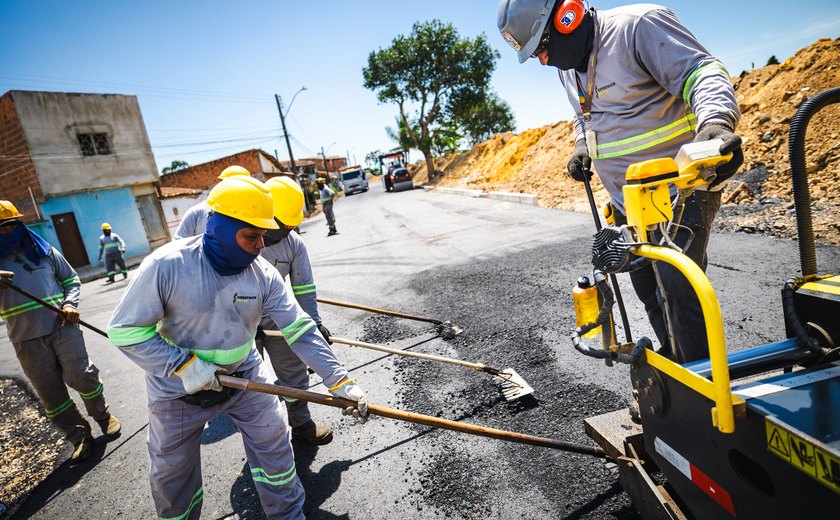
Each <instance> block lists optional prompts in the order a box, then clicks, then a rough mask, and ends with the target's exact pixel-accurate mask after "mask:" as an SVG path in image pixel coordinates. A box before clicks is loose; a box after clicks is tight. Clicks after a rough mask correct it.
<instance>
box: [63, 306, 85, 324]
mask: <svg viewBox="0 0 840 520" xmlns="http://www.w3.org/2000/svg"><path fill="white" fill-rule="evenodd" d="M61 312H62V313H63V316H62V319H64V321H65V322H67V323H79V321H81V319H82V317H81V315H80V314H79V311H78V309H76V308H75V307H73V306H72V305H65V306H64V307H63V308H62V309H61Z"/></svg>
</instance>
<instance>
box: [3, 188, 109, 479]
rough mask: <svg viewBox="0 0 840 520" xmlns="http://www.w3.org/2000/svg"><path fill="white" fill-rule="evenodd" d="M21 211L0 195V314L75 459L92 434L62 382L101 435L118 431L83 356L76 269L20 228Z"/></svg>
mask: <svg viewBox="0 0 840 520" xmlns="http://www.w3.org/2000/svg"><path fill="white" fill-rule="evenodd" d="M22 218H23V215H22V214H21V213H20V212H19V211H18V210H17V208H15V206H14V205H13V204H12V203H11V202H9V201H6V200H0V318H2V319H3V321H4V322H5V323H6V329H7V332H8V335H9V340H10V341H11V342H12V345H13V346H14V349H15V354H16V355H17V358H18V361H19V362H20V365H21V367H22V368H23V372H24V373H25V374H26V377H27V378H28V379H29V382H30V383H31V384H32V387H33V388H34V389H35V393H37V394H38V397H39V398H40V399H41V403H43V405H44V411H45V412H46V415H47V418H49V419H50V421H52V422H53V424H55V425H56V426H57V427H58V428H59V429H60V430H61V431H62V432H63V433H64V436H65V437H66V438H67V440H68V441H70V442H71V443H72V444H73V447H74V449H73V454H72V455H71V457H70V460H71V462H74V463H75V462H79V461H81V460H84V459H86V458H88V457H89V456H90V454H91V450H92V448H93V435H92V433H91V427H90V424H89V423H88V422H87V420H85V418H84V417H82V415H81V413H79V409H78V408H77V407H76V403H75V401H73V398H72V397H70V394H68V392H67V386H70V388H72V389H74V390H76V391H77V392H78V393H79V396H80V397H81V398H82V402H83V403H84V404H85V409H86V410H87V413H88V415H90V416H91V417H92V418H93V420H94V421H96V423H97V424H98V425H99V427H100V428H101V429H102V433H104V434H105V435H106V437H109V438H113V437H116V436H117V434H119V432H120V428H121V426H120V421H119V420H118V419H117V418H116V417H115V416H113V415H112V414H111V413H110V410H109V408H108V403H106V402H105V396H104V394H103V385H102V381H101V380H100V379H99V369H97V368H96V366H95V365H93V364H92V363H91V362H90V360H89V359H88V354H87V349H86V348H85V340H84V338H83V337H82V331H81V330H79V326H78V322H79V319H80V318H79V311H78V310H77V307H78V306H79V296H80V294H81V282H80V281H79V277H78V276H77V275H76V271H74V270H73V268H72V267H71V266H70V264H69V263H67V260H65V259H64V257H63V256H61V253H59V252H58V251H57V250H56V249H55V248H53V247H52V246H51V245H49V244H48V243H47V242H46V241H45V240H44V239H43V238H41V237H40V236H38V235H37V234H36V233H34V232H33V231H31V230H30V229H29V228H27V227H26V225H24V224H23V221H22V220H21V219H22ZM12 283H13V284H14V285H15V286H17V287H20V288H21V289H23V290H25V291H27V292H29V293H30V294H33V295H35V296H37V297H39V298H41V299H42V300H44V301H46V302H47V303H50V304H53V305H55V306H57V307H60V308H61V309H62V312H63V315H62V316H59V315H58V314H57V313H55V312H53V311H50V310H48V309H45V308H44V307H43V306H42V305H41V304H40V303H38V302H35V301H32V300H30V299H28V298H26V297H25V296H23V295H21V294H19V293H17V292H15V291H13V290H12V289H10V288H8V285H9V284H12ZM65 385H67V386H65Z"/></svg>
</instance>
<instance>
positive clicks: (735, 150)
mask: <svg viewBox="0 0 840 520" xmlns="http://www.w3.org/2000/svg"><path fill="white" fill-rule="evenodd" d="M710 139H723V144H722V145H720V153H721V155H726V154H730V153H731V154H732V159H730V160H729V162H728V163H726V164H724V165H723V166H719V167H718V168H717V169H716V170H715V173H716V174H717V177H715V180H714V181H713V182H712V184H711V185H710V187H711V188H714V187H715V186H717V185H718V184H720V183H722V182H723V181H725V180H727V179H729V178H730V177H732V176H733V175H735V173H737V172H738V168H740V167H741V165H742V164H744V151H743V150H741V138H740V137H739V136H737V135H735V133H734V132H733V131H732V129H731V128H729V126H728V125H726V124H724V123H720V122H712V123H706V124H705V125H703V127H702V128H700V131H699V132H697V135H696V136H695V137H694V142H695V143H696V142H699V141H708V140H710Z"/></svg>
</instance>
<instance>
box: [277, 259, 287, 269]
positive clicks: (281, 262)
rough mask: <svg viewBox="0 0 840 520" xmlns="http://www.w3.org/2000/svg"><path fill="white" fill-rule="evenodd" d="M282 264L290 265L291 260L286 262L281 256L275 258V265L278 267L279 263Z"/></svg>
mask: <svg viewBox="0 0 840 520" xmlns="http://www.w3.org/2000/svg"><path fill="white" fill-rule="evenodd" d="M281 264H282V265H288V264H289V262H284V261H282V260H280V259H279V258H277V259H275V260H274V267H277V266H278V265H281Z"/></svg>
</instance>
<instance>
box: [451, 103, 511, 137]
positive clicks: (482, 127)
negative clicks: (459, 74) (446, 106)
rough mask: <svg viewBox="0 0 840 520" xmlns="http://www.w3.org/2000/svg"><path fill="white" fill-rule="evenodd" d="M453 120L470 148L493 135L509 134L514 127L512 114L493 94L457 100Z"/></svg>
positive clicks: (505, 104) (508, 106) (507, 106)
mask: <svg viewBox="0 0 840 520" xmlns="http://www.w3.org/2000/svg"><path fill="white" fill-rule="evenodd" d="M454 111H455V118H456V120H457V123H458V126H459V128H460V129H461V132H462V133H463V134H464V137H465V138H466V139H467V141H468V142H469V145H470V146H474V145H475V144H477V143H480V142H482V141H486V140H487V139H489V138H490V137H491V136H493V135H494V134H500V133H502V132H510V131H511V130H513V129H514V127H515V126H516V123H515V120H514V118H513V112H512V111H511V109H510V105H508V104H507V103H506V102H505V101H503V100H502V99H501V98H500V97H499V96H497V95H496V94H495V93H492V92H491V93H489V94H487V95H482V96H478V97H476V98H468V99H462V100H458V102H457V103H456V104H455V106H454Z"/></svg>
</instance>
